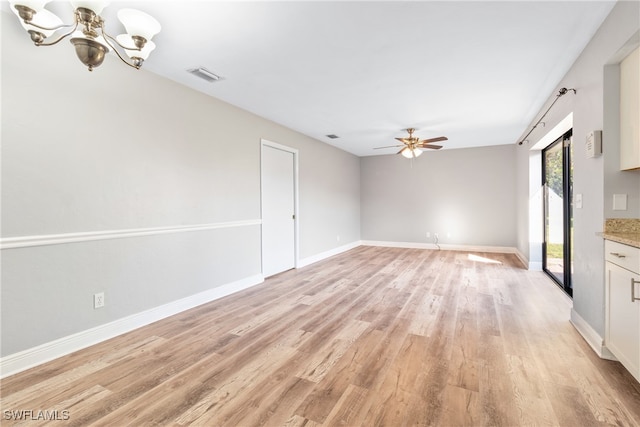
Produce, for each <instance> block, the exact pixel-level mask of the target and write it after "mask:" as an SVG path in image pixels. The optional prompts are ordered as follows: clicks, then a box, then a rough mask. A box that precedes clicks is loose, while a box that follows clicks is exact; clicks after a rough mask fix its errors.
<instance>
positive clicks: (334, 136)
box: [325, 134, 340, 139]
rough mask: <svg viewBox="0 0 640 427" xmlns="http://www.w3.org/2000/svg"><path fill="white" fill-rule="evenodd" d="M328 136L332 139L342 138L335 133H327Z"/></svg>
mask: <svg viewBox="0 0 640 427" xmlns="http://www.w3.org/2000/svg"><path fill="white" fill-rule="evenodd" d="M325 136H326V137H327V138H331V139H338V138H340V137H339V136H338V135H334V134H329V135H325Z"/></svg>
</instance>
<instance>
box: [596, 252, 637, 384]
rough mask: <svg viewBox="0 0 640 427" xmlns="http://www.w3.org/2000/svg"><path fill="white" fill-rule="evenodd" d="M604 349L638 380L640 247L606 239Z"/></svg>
mask: <svg viewBox="0 0 640 427" xmlns="http://www.w3.org/2000/svg"><path fill="white" fill-rule="evenodd" d="M605 259H606V331H605V342H606V346H607V348H608V349H609V350H610V351H611V352H612V353H613V354H614V355H615V356H616V358H617V359H618V360H619V361H620V363H622V364H623V365H624V367H625V368H627V370H629V372H631V374H632V375H633V376H634V377H635V379H636V380H638V381H640V248H634V247H632V246H629V245H623V244H621V243H617V242H613V241H610V240H606V241H605Z"/></svg>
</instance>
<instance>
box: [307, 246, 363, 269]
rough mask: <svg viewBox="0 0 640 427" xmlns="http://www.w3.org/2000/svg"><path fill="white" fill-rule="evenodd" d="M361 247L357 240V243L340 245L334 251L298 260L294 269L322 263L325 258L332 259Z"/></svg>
mask: <svg viewBox="0 0 640 427" xmlns="http://www.w3.org/2000/svg"><path fill="white" fill-rule="evenodd" d="M361 245H362V242H361V241H359V240H358V241H355V242H352V243H349V244H346V245H342V246H339V247H337V248H334V249H331V250H328V251H325V252H322V253H319V254H316V255H312V256H310V257H306V258H302V259H300V260H298V265H297V266H296V268H302V267H306V266H308V265H311V264H313V263H315V262H318V261H322V260H323V259H327V258H329V257H332V256H334V255H338V254H341V253H343V252H346V251H350V250H351V249H353V248H357V247H358V246H361Z"/></svg>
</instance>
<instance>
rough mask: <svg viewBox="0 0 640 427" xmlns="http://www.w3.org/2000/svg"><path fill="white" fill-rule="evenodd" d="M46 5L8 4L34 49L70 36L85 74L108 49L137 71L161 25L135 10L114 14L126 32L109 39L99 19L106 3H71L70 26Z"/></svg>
mask: <svg viewBox="0 0 640 427" xmlns="http://www.w3.org/2000/svg"><path fill="white" fill-rule="evenodd" d="M47 3H48V1H43V0H19V1H12V2H10V5H11V11H12V12H13V13H15V14H16V15H17V16H18V18H19V19H20V24H21V25H22V27H23V28H24V29H25V30H26V31H27V33H29V36H30V37H31V40H32V41H33V43H34V44H35V45H36V46H53V45H55V44H57V43H59V42H60V41H61V40H63V39H65V38H67V37H69V36H71V38H70V42H71V44H72V45H73V46H74V47H75V50H76V55H77V56H78V59H79V60H80V61H81V62H82V63H83V64H84V65H85V66H87V68H88V69H89V71H93V69H94V68H95V67H98V66H100V65H101V64H102V62H103V61H104V59H105V57H106V54H107V53H109V51H110V50H113V51H114V52H115V54H116V55H117V56H118V58H120V60H122V62H124V63H125V64H127V65H129V66H130V67H133V68H135V69H140V67H141V66H142V64H143V63H144V61H145V60H146V59H147V58H148V57H149V54H150V53H151V51H152V50H153V49H155V47H156V45H155V44H154V43H153V42H152V41H151V38H152V37H153V36H155V35H156V34H158V33H159V32H160V29H161V26H160V23H159V22H158V21H156V20H155V18H153V17H152V16H150V15H148V14H146V13H145V12H142V11H139V10H136V9H122V10H120V11H118V19H119V20H120V22H121V23H122V25H123V26H124V27H125V29H126V31H127V33H126V34H120V35H118V36H116V37H113V36H110V35H109V34H107V33H106V32H105V30H104V22H105V21H104V19H103V18H102V17H101V16H100V14H101V13H102V10H103V9H104V8H105V7H106V6H107V5H108V2H105V1H72V2H71V5H72V6H73V9H74V21H73V23H71V24H64V23H63V22H62V20H61V19H60V18H59V17H57V16H56V15H55V14H54V13H52V12H51V11H49V10H47V9H45V8H44V6H45V5H46V4H47ZM60 30H65V32H64V33H63V34H61V35H60V36H59V37H58V38H57V39H55V40H49V38H50V37H52V36H53V35H54V34H55V33H56V32H58V31H60ZM120 51H122V53H121V52H120ZM124 56H127V57H129V60H127V59H125V57H124Z"/></svg>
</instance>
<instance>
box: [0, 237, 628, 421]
mask: <svg viewBox="0 0 640 427" xmlns="http://www.w3.org/2000/svg"><path fill="white" fill-rule="evenodd" d="M570 307H571V303H570V300H569V299H568V298H567V297H565V296H564V294H562V292H561V291H560V290H559V289H558V288H557V287H556V286H555V285H554V284H552V283H551V281H550V280H549V279H548V278H547V277H546V276H545V275H543V274H542V273H539V272H529V271H526V270H524V269H523V268H522V267H521V266H520V264H519V262H518V260H517V259H516V257H515V256H513V255H505V254H493V253H491V254H490V253H465V252H452V251H435V250H419V249H396V248H380V247H365V246H362V247H359V248H356V249H354V250H351V251H349V252H347V253H345V254H342V255H339V256H336V257H333V258H330V259H328V260H325V261H322V262H319V263H316V264H313V265H311V266H309V267H306V268H302V269H299V270H292V271H289V272H285V273H282V274H280V275H277V276H274V277H272V278H270V279H268V280H267V281H266V282H265V283H264V284H262V285H259V286H256V287H253V288H251V289H247V290H245V291H243V292H240V293H237V294H234V295H231V296H229V297H226V298H223V299H220V300H217V301H214V302H212V303H209V304H205V305H202V306H200V307H197V308H195V309H192V310H189V311H187V312H184V313H181V314H179V315H176V316H173V317H171V318H168V319H165V320H163V321H160V322H156V323H154V324H152V325H149V326H147V327H144V328H141V329H138V330H136V331H133V332H131V333H128V334H126V335H122V336H120V337H117V338H115V339H112V340H109V341H107V342H104V343H101V344H98V345H96V346H93V347H90V348H88V349H85V350H82V351H79V352H77V353H74V354H72V355H69V356H66V357H63V358H61V359H58V360H55V361H53V362H50V363H48V364H45V365H42V366H40V367H37V368H34V369H31V370H29V371H25V372H22V373H20V374H17V375H14V376H12V377H9V378H6V379H4V380H3V381H2V383H1V386H0V387H1V388H0V391H1V399H0V402H1V406H2V421H1V423H2V425H3V426H5V425H7V426H8V425H16V424H18V425H21V424H24V425H32V424H33V425H41V424H48V425H56V426H58V425H70V426H82V425H96V426H124V425H136V426H139V425H172V426H178V425H190V424H191V425H201V426H291V427H294V426H307V427H311V426H414V425H417V426H427V425H430V426H463V425H465V426H533V425H545V426H546V425H562V426H607V425H616V426H638V425H640V385H639V384H638V383H637V382H636V381H635V380H634V379H633V378H632V377H631V375H630V374H628V373H627V372H626V371H625V370H624V368H623V367H622V366H621V365H620V364H619V363H617V362H610V361H605V360H601V359H599V358H598V357H597V356H596V355H595V354H594V352H593V351H592V350H591V348H590V347H589V346H588V345H587V344H586V343H585V342H584V340H583V339H582V338H581V337H580V335H579V334H578V333H577V332H576V331H575V330H574V328H573V327H572V326H571V324H570V323H569V321H568V319H569V311H570ZM7 411H9V412H7ZM12 411H18V413H20V411H23V412H22V414H23V415H27V416H32V417H36V416H38V412H37V411H49V412H48V414H49V415H51V414H57V415H58V418H68V419H65V420H57V421H51V422H48V423H47V422H46V421H45V420H40V421H37V422H34V421H33V420H31V421H29V422H26V423H25V422H18V421H16V420H10V419H8V418H11V417H10V416H9V417H8V416H7V414H16V412H12ZM24 411H33V412H32V413H31V414H30V413H25V412H24ZM52 411H58V412H52ZM41 415H42V414H41Z"/></svg>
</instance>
